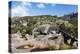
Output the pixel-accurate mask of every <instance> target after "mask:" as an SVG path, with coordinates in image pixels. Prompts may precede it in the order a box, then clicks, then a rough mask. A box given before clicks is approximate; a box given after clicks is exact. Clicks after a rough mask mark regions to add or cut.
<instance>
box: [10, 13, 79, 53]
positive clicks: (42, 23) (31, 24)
mask: <svg viewBox="0 0 80 54" xmlns="http://www.w3.org/2000/svg"><path fill="white" fill-rule="evenodd" d="M77 15H78V14H77V13H71V14H68V15H65V16H62V17H57V16H50V15H41V16H25V17H15V18H9V29H10V32H9V39H10V41H11V42H10V44H9V45H11V47H9V48H10V49H9V50H11V52H13V53H15V52H34V51H50V50H65V49H77V48H78V40H77V39H78V35H77V29H78V28H77V27H78V25H77ZM74 19H75V20H74Z"/></svg>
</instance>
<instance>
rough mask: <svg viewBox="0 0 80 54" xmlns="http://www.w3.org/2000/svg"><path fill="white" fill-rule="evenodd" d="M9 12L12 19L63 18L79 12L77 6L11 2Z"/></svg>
mask: <svg viewBox="0 0 80 54" xmlns="http://www.w3.org/2000/svg"><path fill="white" fill-rule="evenodd" d="M9 10H10V11H9V15H10V16H11V17H15V16H19V17H21V16H38V15H52V16H54V15H57V16H63V15H65V14H69V13H72V12H74V13H75V12H78V7H77V5H71V4H55V3H39V2H38V3H37V2H26V1H11V2H9Z"/></svg>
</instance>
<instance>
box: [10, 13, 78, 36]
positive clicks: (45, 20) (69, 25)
mask: <svg viewBox="0 0 80 54" xmlns="http://www.w3.org/2000/svg"><path fill="white" fill-rule="evenodd" d="M77 19H78V13H70V14H67V15H64V16H62V17H57V16H51V15H40V16H24V17H15V18H11V22H10V23H11V33H16V32H18V31H20V32H21V33H22V35H24V34H26V33H29V34H32V29H33V28H35V27H36V26H39V25H42V24H53V25H54V23H55V24H56V25H58V26H60V27H61V28H62V29H63V30H65V31H66V32H67V33H69V34H71V35H73V36H75V37H77V29H78V22H77Z"/></svg>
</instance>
